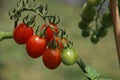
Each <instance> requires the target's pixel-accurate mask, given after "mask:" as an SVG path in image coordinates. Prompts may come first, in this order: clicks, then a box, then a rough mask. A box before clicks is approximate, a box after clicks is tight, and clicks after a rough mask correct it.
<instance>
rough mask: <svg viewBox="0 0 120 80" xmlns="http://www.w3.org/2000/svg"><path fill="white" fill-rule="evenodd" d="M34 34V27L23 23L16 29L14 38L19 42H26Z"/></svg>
mask: <svg viewBox="0 0 120 80" xmlns="http://www.w3.org/2000/svg"><path fill="white" fill-rule="evenodd" d="M32 35H33V29H32V27H28V26H26V25H25V24H23V23H21V24H19V25H18V26H17V27H16V28H15V29H14V40H15V41H16V43H18V44H25V43H26V42H27V41H28V39H29V38H30V37H31V36H32Z"/></svg>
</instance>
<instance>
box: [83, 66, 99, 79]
mask: <svg viewBox="0 0 120 80" xmlns="http://www.w3.org/2000/svg"><path fill="white" fill-rule="evenodd" d="M85 70H86V72H87V73H86V74H85V75H86V76H87V77H89V78H90V79H91V80H95V79H96V78H98V76H99V75H100V73H98V72H97V71H96V70H95V69H94V68H93V67H90V66H87V67H86V68H85Z"/></svg>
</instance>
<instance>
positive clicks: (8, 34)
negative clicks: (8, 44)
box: [0, 31, 13, 41]
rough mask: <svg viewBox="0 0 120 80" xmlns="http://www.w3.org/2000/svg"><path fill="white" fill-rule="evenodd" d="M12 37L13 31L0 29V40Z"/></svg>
mask: <svg viewBox="0 0 120 80" xmlns="http://www.w3.org/2000/svg"><path fill="white" fill-rule="evenodd" d="M10 38H13V32H4V31H0V41H2V40H4V39H10Z"/></svg>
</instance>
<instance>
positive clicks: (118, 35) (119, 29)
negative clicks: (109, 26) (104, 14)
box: [110, 0, 120, 64]
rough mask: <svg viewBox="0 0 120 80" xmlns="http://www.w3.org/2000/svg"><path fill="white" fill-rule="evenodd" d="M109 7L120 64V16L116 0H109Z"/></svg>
mask: <svg viewBox="0 0 120 80" xmlns="http://www.w3.org/2000/svg"><path fill="white" fill-rule="evenodd" d="M110 8H111V13H112V20H113V26H114V34H115V41H116V47H117V52H118V58H119V64H120V18H119V10H118V5H117V1H116V0H110Z"/></svg>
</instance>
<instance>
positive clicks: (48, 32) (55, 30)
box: [41, 23, 58, 43]
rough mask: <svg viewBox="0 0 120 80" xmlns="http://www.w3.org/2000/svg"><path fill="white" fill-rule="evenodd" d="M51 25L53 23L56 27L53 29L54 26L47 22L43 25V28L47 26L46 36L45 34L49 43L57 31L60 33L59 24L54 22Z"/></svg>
mask: <svg viewBox="0 0 120 80" xmlns="http://www.w3.org/2000/svg"><path fill="white" fill-rule="evenodd" d="M51 25H52V27H53V28H54V29H53V30H52V28H51V27H50V25H47V24H46V23H45V24H43V26H42V27H41V29H43V28H46V30H45V33H44V36H45V38H46V40H47V42H48V43H49V42H52V40H53V39H54V34H57V33H58V28H57V26H56V25H54V24H52V23H51Z"/></svg>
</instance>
